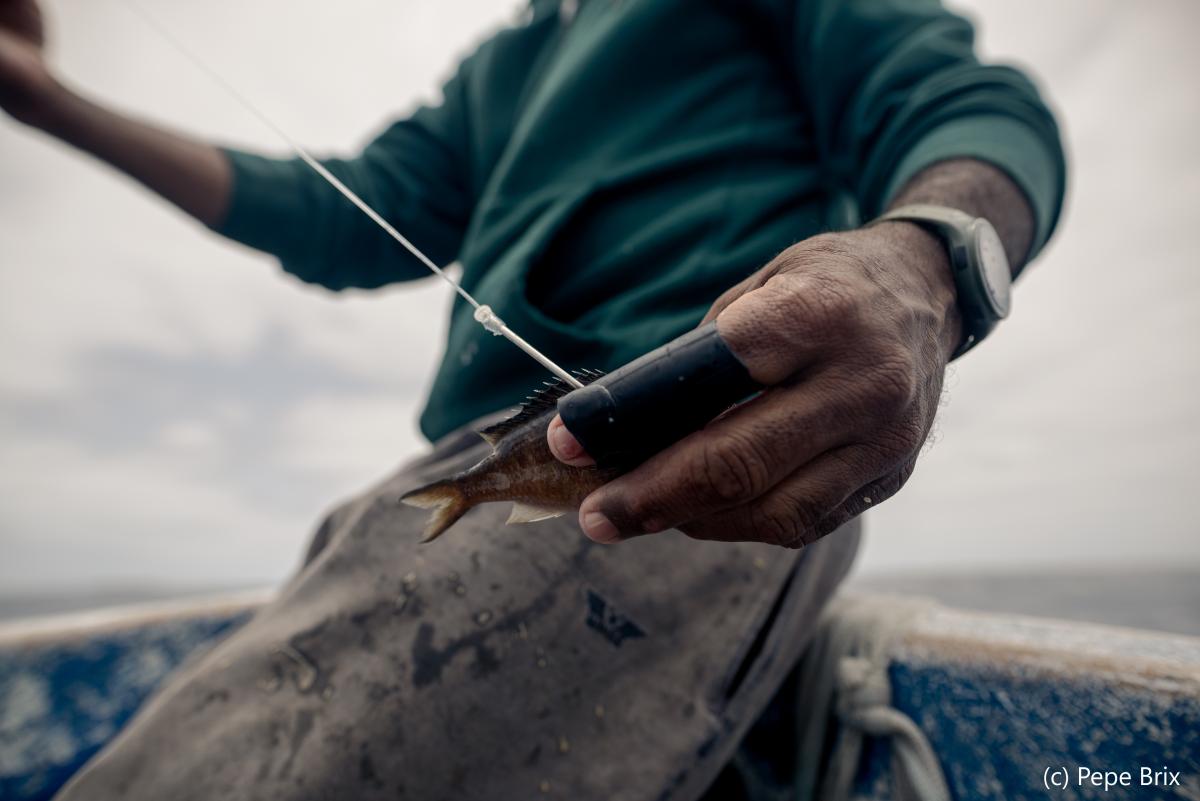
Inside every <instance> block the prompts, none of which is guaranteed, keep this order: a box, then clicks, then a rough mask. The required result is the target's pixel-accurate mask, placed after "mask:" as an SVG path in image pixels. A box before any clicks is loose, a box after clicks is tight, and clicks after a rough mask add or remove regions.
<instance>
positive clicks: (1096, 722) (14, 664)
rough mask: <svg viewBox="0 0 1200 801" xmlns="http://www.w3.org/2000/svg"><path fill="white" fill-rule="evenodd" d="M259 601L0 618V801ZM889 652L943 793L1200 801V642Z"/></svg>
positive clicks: (898, 642)
mask: <svg viewBox="0 0 1200 801" xmlns="http://www.w3.org/2000/svg"><path fill="white" fill-rule="evenodd" d="M269 597H270V593H268V592H253V593H242V594H238V595H234V596H221V597H218V598H212V599H205V600H200V601H195V600H188V601H180V602H170V603H158V604H152V605H143V606H134V607H122V608H115V609H109V610H99V611H95V612H87V613H82V614H74V615H60V616H55V617H50V618H43V619H37V620H32V621H20V622H16V623H6V624H3V625H0V799H14V800H16V799H20V801H29V800H31V799H46V798H50V797H52V796H53V794H54V792H55V791H56V790H57V788H58V787H60V786H61V785H62V783H64V782H65V781H66V780H67V779H68V778H69V777H70V776H71V775H72V774H73V773H74V772H75V771H76V770H78V768H79V767H80V766H81V765H82V764H83V763H84V762H85V761H86V760H87V759H88V758H90V757H91V756H92V754H94V753H95V752H96V751H98V750H99V749H100V748H101V747H102V746H103V745H104V743H105V742H107V741H108V740H109V739H111V738H112V737H113V736H114V735H115V734H116V733H117V731H119V730H120V728H121V727H122V726H123V725H124V724H125V723H126V722H127V721H128V720H129V718H130V717H132V715H133V714H134V713H135V712H136V711H137V709H138V708H139V707H140V706H141V705H142V703H144V701H145V700H146V698H147V697H149V695H150V694H151V693H152V692H153V691H154V689H155V688H156V687H157V686H159V685H160V684H161V683H162V681H163V680H164V679H165V678H166V676H167V675H169V673H170V672H171V671H172V670H174V669H175V668H176V667H178V666H179V665H180V664H181V663H182V662H183V661H184V660H185V659H186V658H188V657H189V656H190V655H192V654H195V653H197V652H199V651H202V650H204V649H206V648H208V647H211V645H212V644H214V643H215V642H217V641H218V640H219V639H221V638H222V637H224V636H226V635H227V634H229V633H230V632H232V631H233V630H235V629H236V628H237V627H238V626H240V625H241V624H242V623H244V622H245V621H246V620H248V619H249V618H250V616H251V615H252V614H253V613H254V611H255V610H256V609H257V608H259V606H260V605H261V604H262V603H264V602H265V601H266V600H267V599H268V598H269ZM888 654H889V662H888V676H889V678H890V680H891V685H892V699H891V700H892V704H893V705H894V706H895V707H896V708H897V709H899V710H901V711H902V712H904V713H905V714H907V715H908V716H909V717H911V718H912V719H913V720H914V721H915V722H916V723H917V724H918V726H919V727H920V728H921V730H922V731H923V732H924V734H925V736H926V737H927V738H928V739H929V741H930V743H931V744H932V745H933V747H934V749H935V751H936V752H937V755H938V759H939V762H940V763H941V768H942V770H943V772H944V775H945V777H946V779H947V782H948V785H949V787H950V790H951V793H952V795H953V796H954V797H955V798H959V799H984V800H985V801H986V800H990V799H1006V801H1022V800H1023V799H1035V798H1038V799H1040V798H1045V797H1047V795H1048V790H1047V788H1046V786H1045V784H1046V781H1047V777H1048V775H1049V774H1048V771H1050V770H1056V769H1061V770H1063V771H1066V772H1067V773H1069V774H1071V776H1072V777H1074V776H1075V775H1076V774H1077V771H1078V769H1079V768H1080V767H1086V768H1089V769H1094V770H1115V771H1122V770H1127V771H1133V773H1134V776H1135V779H1137V778H1140V774H1139V771H1140V769H1141V768H1142V767H1144V766H1145V767H1150V768H1151V769H1153V770H1155V771H1160V772H1161V771H1170V772H1174V773H1177V774H1178V780H1179V782H1180V784H1179V785H1178V786H1170V787H1165V786H1162V785H1156V786H1154V787H1140V786H1135V787H1133V788H1130V789H1131V792H1129V794H1128V795H1124V796H1123V795H1121V794H1120V793H1119V792H1117V793H1114V792H1113V791H1112V790H1109V791H1107V792H1105V791H1104V788H1102V787H1096V786H1091V785H1084V784H1078V783H1074V784H1073V785H1072V789H1071V792H1068V793H1064V795H1066V796H1069V797H1074V798H1081V799H1091V798H1106V799H1111V798H1122V797H1130V798H1134V797H1136V798H1172V799H1174V798H1185V799H1186V798H1192V799H1200V638H1193V637H1185V636H1177V635H1169V634H1159V633H1154V632H1146V631H1140V630H1132V629H1121V628H1115V627H1109V626H1099V625H1089V624H1080V623H1072V622H1064V621H1057V620H1050V619H1043V618H1028V617H1017V616H1011V615H996V614H987V613H979V612H967V611H961V610H955V609H950V608H946V607H942V606H938V605H936V604H933V605H930V606H929V608H928V610H927V611H925V612H923V613H922V614H920V615H918V616H916V617H915V618H914V619H913V620H912V621H911V622H910V623H908V624H906V628H905V630H904V631H903V632H899V633H896V636H895V637H894V638H893V641H892V644H891V646H890V649H889V652H888ZM889 766H890V759H889V748H888V745H887V743H883V742H875V743H871V744H870V745H869V747H868V749H867V752H866V756H865V758H864V760H863V763H862V765H861V767H860V771H859V781H858V787H859V792H860V794H861V795H862V796H863V797H865V798H869V799H874V800H875V801H886V800H887V799H890V798H891V797H892V794H891V792H890V787H891V782H890V771H889ZM1156 775H1157V774H1156ZM1164 780H1165V779H1164ZM1147 791H1149V792H1147Z"/></svg>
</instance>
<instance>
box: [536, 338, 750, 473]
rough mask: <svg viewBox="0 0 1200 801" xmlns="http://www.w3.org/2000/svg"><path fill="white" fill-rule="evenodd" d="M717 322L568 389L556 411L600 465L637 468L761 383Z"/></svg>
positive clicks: (701, 426) (697, 429)
mask: <svg viewBox="0 0 1200 801" xmlns="http://www.w3.org/2000/svg"><path fill="white" fill-rule="evenodd" d="M762 388H763V387H762V385H761V384H759V383H758V382H756V381H755V380H754V379H753V378H751V377H750V373H749V372H748V371H747V370H746V367H745V365H743V364H742V363H741V362H740V361H739V360H738V358H737V356H735V355H733V351H731V350H730V349H729V346H728V345H726V344H725V340H723V339H721V335H720V333H718V332H717V324H716V322H715V321H713V322H711V323H708V324H707V325H703V326H701V327H700V328H697V329H695V330H694V331H689V332H688V333H686V334H684V335H683V336H681V337H679V338H678V339H674V340H672V341H670V342H668V343H667V344H666V345H663V346H662V347H661V348H658V349H657V350H652V351H650V352H649V353H647V354H646V355H645V356H641V357H639V358H637V359H634V360H633V361H632V362H630V363H629V364H627V365H625V366H624V367H621V368H618V369H617V370H615V371H613V372H611V373H609V374H608V375H606V376H604V377H603V378H599V379H597V380H596V381H594V382H592V383H591V384H588V385H587V386H586V387H584V388H583V389H577V390H575V391H573V392H570V393H568V394H566V395H564V396H563V397H562V398H560V399H559V401H558V413H559V415H561V416H562V420H563V423H564V424H565V425H566V427H567V430H568V431H570V432H571V433H572V434H574V435H575V438H576V439H577V440H579V444H581V445H583V447H584V450H586V451H587V452H588V453H589V454H591V456H592V458H594V459H595V460H596V463H597V464H599V465H600V466H601V467H618V468H624V469H628V468H630V467H634V466H636V465H638V464H640V463H642V462H644V461H645V460H646V459H648V458H649V457H650V456H652V455H654V454H655V453H658V452H659V451H661V450H662V449H664V448H666V447H667V446H668V445H670V444H672V443H674V442H677V441H678V440H680V439H682V438H683V437H685V436H687V435H688V434H690V433H692V432H693V431H699V430H700V429H701V428H703V427H704V426H705V424H707V423H708V422H709V421H710V420H712V419H713V418H714V417H716V416H717V415H719V414H721V412H723V411H725V410H726V409H728V408H729V407H730V406H733V405H734V404H735V403H738V402H739V401H742V400H745V399H746V398H748V397H749V396H751V395H753V394H755V393H756V392H758V391H760V390H761V389H762Z"/></svg>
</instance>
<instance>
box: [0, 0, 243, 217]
mask: <svg viewBox="0 0 1200 801" xmlns="http://www.w3.org/2000/svg"><path fill="white" fill-rule="evenodd" d="M45 39H46V30H45V25H44V22H43V20H42V15H41V12H40V9H39V8H38V5H37V3H36V2H35V0H0V107H3V108H4V110H5V111H7V112H8V113H9V114H10V115H12V117H14V118H15V119H17V120H19V121H21V122H23V123H25V124H26V125H29V126H31V127H33V128H37V129H40V130H42V131H45V132H46V133H48V134H50V135H51V136H54V137H57V138H58V139H61V140H62V141H64V142H67V143H69V144H71V145H74V146H75V147H77V148H79V149H80V150H83V151H86V152H88V153H91V154H92V155H93V156H96V157H97V158H99V159H100V160H101V161H104V162H107V163H108V164H111V165H112V166H113V167H116V168H117V169H118V170H120V171H121V172H124V173H126V174H127V175H129V176H131V177H133V178H135V179H136V180H138V181H140V182H141V183H142V184H144V185H145V186H146V187H148V188H150V189H152V190H153V191H155V192H157V193H158V194H160V195H162V196H163V197H164V198H166V199H167V200H169V201H170V202H172V203H174V204H175V205H176V206H178V207H179V208H181V209H183V210H184V211H185V212H187V213H188V214H190V215H192V216H193V217H195V218H196V219H198V220H199V221H200V222H202V223H204V224H205V225H209V226H212V225H216V224H218V223H219V222H220V221H221V220H222V219H223V217H224V214H225V210H226V208H227V207H228V205H229V199H230V194H231V189H232V171H231V169H230V166H229V161H228V159H226V158H225V156H224V155H222V153H221V151H220V150H218V149H217V148H216V147H215V146H213V145H211V144H207V143H205V142H199V141H196V140H194V139H190V138H188V137H186V136H182V135H180V134H176V133H172V132H169V131H166V130H163V129H161V128H158V127H155V126H153V125H150V124H148V123H145V122H141V121H139V120H135V119H132V118H130V117H126V116H124V115H122V114H118V113H116V112H114V111H112V110H110V109H107V108H104V107H102V106H100V105H97V104H96V103H93V102H91V101H90V100H88V99H86V98H84V97H82V96H81V95H80V94H78V93H77V92H75V91H74V90H72V89H71V88H69V87H67V86H65V85H64V84H63V83H62V82H60V81H59V80H58V78H57V77H56V76H55V75H54V74H53V72H52V71H51V69H50V68H49V66H48V64H47V62H46V59H45V51H44V46H45Z"/></svg>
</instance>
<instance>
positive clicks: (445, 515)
mask: <svg viewBox="0 0 1200 801" xmlns="http://www.w3.org/2000/svg"><path fill="white" fill-rule="evenodd" d="M400 502H401V503H405V504H408V505H409V506H415V507H417V508H418V509H430V510H432V513H431V514H430V515H429V522H428V523H427V524H426V525H425V531H424V534H423V536H422V537H421V542H432V541H433V540H435V539H437V538H438V537H440V536H441V535H442V533H443V532H444V531H445V530H446V529H448V528H450V526H452V525H454V523H455V522H456V521H457V520H458V519H459V518H460V517H462V516H463V515H464V514H466V512H467V510H468V509H470V508H471V504H469V503H468V502H467V498H466V496H465V495H463V494H462V491H461V490H460V489H459V488H458V487H457V486H455V484H454V482H453V480H446V481H435V482H434V483H432V484H428V485H426V486H424V487H419V488H417V489H415V490H412V491H411V492H406V493H404V494H403V495H401V496H400Z"/></svg>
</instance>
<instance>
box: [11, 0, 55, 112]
mask: <svg viewBox="0 0 1200 801" xmlns="http://www.w3.org/2000/svg"><path fill="white" fill-rule="evenodd" d="M45 42H46V30H45V25H44V23H43V21H42V13H41V9H39V8H38V4H37V2H36V0H0V108H3V109H4V110H5V111H7V112H8V113H9V114H11V115H12V116H13V117H15V118H16V119H18V120H21V121H23V122H31V121H33V119H34V118H35V117H36V116H37V113H38V111H39V109H40V107H41V105H42V103H43V102H44V100H45V98H46V97H47V96H48V95H49V94H50V93H51V92H52V91H53V90H54V88H55V86H56V82H55V80H54V77H53V76H52V75H51V74H50V71H49V69H47V67H46V61H45V58H44V48H45Z"/></svg>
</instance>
